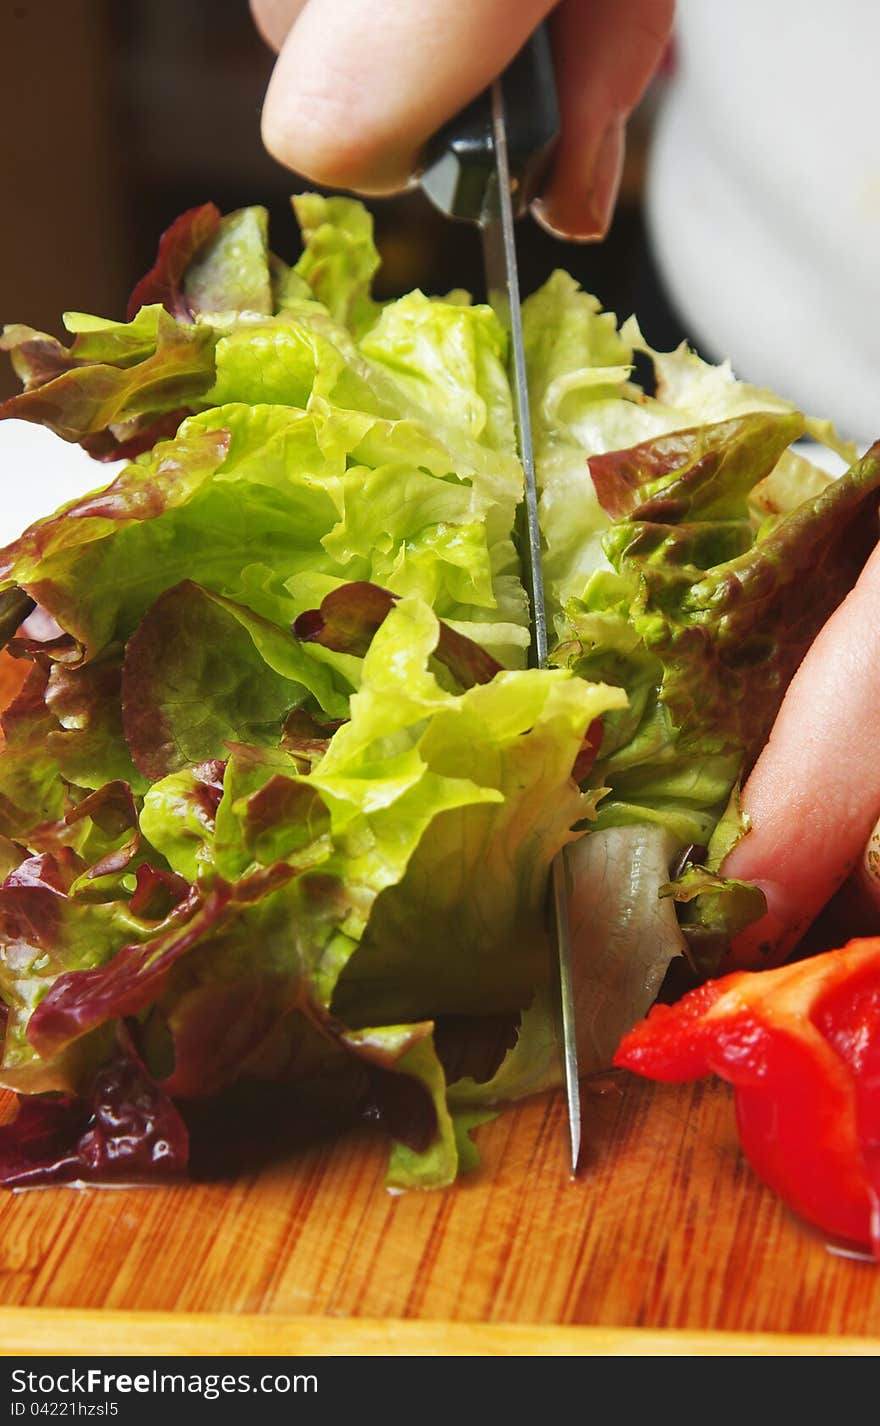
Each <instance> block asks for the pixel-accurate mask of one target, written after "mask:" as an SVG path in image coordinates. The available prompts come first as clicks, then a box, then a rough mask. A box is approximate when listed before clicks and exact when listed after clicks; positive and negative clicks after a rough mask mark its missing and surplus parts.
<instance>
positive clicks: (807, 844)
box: [722, 547, 880, 968]
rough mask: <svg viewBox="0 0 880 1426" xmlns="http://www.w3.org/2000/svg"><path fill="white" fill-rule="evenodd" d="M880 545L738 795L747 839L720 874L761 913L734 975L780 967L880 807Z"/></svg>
mask: <svg viewBox="0 0 880 1426" xmlns="http://www.w3.org/2000/svg"><path fill="white" fill-rule="evenodd" d="M878 743H880V547H878V549H876V550H875V551H874V553H873V554H872V555H871V558H870V559H869V560H868V563H867V564H866V565H865V568H864V570H863V571H862V574H861V576H860V578H859V580H858V583H857V584H856V586H855V588H854V589H853V590H852V591H851V593H850V594H849V595H848V596H847V598H846V599H845V600H844V602H843V604H841V605H840V607H839V608H838V609H837V610H836V611H835V613H834V614H833V615H832V616H831V618H830V619H829V620H828V623H827V624H826V625H825V627H824V628H823V630H822V632H821V633H820V634H819V637H818V638H817V639H816V640H815V642H814V643H813V645H812V647H811V648H810V650H809V652H808V653H807V656H806V658H805V659H804V661H803V663H802V664H801V666H800V668H799V669H798V671H797V673H796V674H795V676H794V678H793V679H792V682H791V684H790V686H789V689H788V692H787V694H786V696H785V700H784V702H783V704H782V707H781V709H780V711H779V714H778V717H777V719H776V723H775V724H774V727H773V732H772V734H771V736H770V741H769V742H768V744H767V746H766V747H765V749H764V751H763V752H762V753H761V756H760V757H759V759H758V761H757V763H756V764H755V767H754V770H753V772H752V774H751V776H750V778H749V780H748V782H747V783H746V786H745V789H744V791H743V806H744V809H745V811H746V812H747V813H748V815H749V817H750V818H751V821H752V830H751V831H750V832H749V833H748V835H747V836H746V837H744V838H743V840H742V841H741V842H740V843H739V844H738V845H737V846H736V847H734V849H733V851H732V852H731V853H730V855H729V856H728V857H727V858H726V860H725V862H724V865H723V868H722V871H723V874H724V875H725V876H732V877H738V878H741V879H743V880H747V881H756V882H757V883H758V885H759V886H760V887H761V888H762V890H763V891H764V893H765V895H766V897H767V908H768V909H767V915H766V916H764V917H763V918H762V920H761V921H759V922H757V923H756V924H755V925H754V926H749V927H747V929H746V930H745V931H743V932H742V933H741V934H740V936H738V937H737V939H736V942H735V945H734V948H733V954H732V958H731V962H730V966H729V967H727V968H731V967H732V966H739V967H760V966H767V965H775V964H778V963H779V962H780V961H781V960H783V959H784V958H785V956H786V955H787V954H788V953H789V951H791V950H792V949H793V947H794V946H795V945H796V943H797V941H798V940H799V939H800V936H801V934H802V933H803V931H804V930H805V929H806V928H807V926H809V924H810V922H811V921H812V920H813V919H814V918H815V916H816V915H817V913H818V912H819V911H820V910H821V908H822V907H823V906H824V905H825V903H826V902H827V901H828V900H829V899H830V898H831V896H832V895H833V894H834V892H836V891H837V889H838V887H840V886H841V884H842V883H843V882H844V881H845V879H846V878H847V876H848V875H849V873H850V872H851V871H852V869H853V867H855V866H856V864H857V863H858V861H859V858H860V857H861V855H862V852H863V849H864V847H865V844H866V842H867V841H868V838H869V835H870V833H871V830H872V827H873V825H874V822H875V819H876V817H877V809H878V807H880V757H878V756H877V748H878Z"/></svg>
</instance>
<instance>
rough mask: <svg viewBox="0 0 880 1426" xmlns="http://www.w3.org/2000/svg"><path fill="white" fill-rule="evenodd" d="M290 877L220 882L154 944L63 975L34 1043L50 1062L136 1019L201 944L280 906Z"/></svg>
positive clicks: (38, 1013)
mask: <svg viewBox="0 0 880 1426" xmlns="http://www.w3.org/2000/svg"><path fill="white" fill-rule="evenodd" d="M292 875H293V869H292V868H291V867H288V866H278V867H272V868H270V869H268V870H267V871H265V872H256V873H254V874H253V875H252V876H250V877H247V878H244V879H242V880H241V881H240V882H237V883H236V884H235V885H230V884H229V883H228V882H223V881H221V880H219V879H218V880H217V881H215V883H214V885H213V886H212V888H211V890H210V891H209V892H208V894H207V896H206V897H205V898H204V899H203V900H202V899H201V898H199V897H198V895H197V893H195V892H194V893H193V896H192V899H191V903H190V905H191V908H195V909H193V910H192V914H191V915H189V917H188V918H186V919H184V920H183V921H182V923H181V924H175V925H173V926H172V927H171V928H170V929H169V930H168V931H166V932H164V933H163V934H161V935H159V936H156V937H151V938H150V940H149V941H148V942H145V943H142V944H141V943H137V942H130V943H129V944H127V945H124V946H122V947H121V949H118V950H116V951H115V954H114V955H113V958H112V959H111V960H108V961H107V962H105V963H104V964H102V965H97V966H95V967H94V968H92V969H82V970H78V971H77V972H76V973H67V972H65V973H63V974H61V975H59V976H58V977H57V978H56V979H55V980H54V981H53V984H52V986H51V989H50V990H49V991H48V993H47V994H46V995H45V996H44V997H43V998H42V999H41V1000H40V1003H39V1005H37V1006H36V1008H35V1009H34V1011H33V1014H32V1015H31V1017H30V1023H29V1026H28V1039H29V1041H30V1043H31V1045H32V1046H33V1048H34V1049H35V1050H36V1052H37V1053H38V1054H39V1055H40V1056H41V1057H42V1058H43V1059H44V1060H51V1059H52V1058H53V1057H55V1056H57V1055H58V1054H59V1053H61V1052H62V1051H63V1050H65V1049H66V1048H67V1047H68V1046H69V1045H70V1044H71V1043H73V1042H74V1041H76V1040H78V1039H79V1038H80V1037H81V1036H83V1035H86V1034H88V1033H89V1032H90V1031H93V1030H95V1029H96V1028H97V1027H99V1026H101V1025H104V1024H106V1023H107V1022H108V1021H112V1020H115V1019H119V1018H124V1017H126V1016H130V1015H136V1014H138V1012H139V1011H141V1010H144V1009H145V1008H146V1007H147V1006H149V1005H151V1004H152V1003H153V1002H154V1001H155V1000H157V999H158V998H159V997H160V996H161V995H162V993H163V992H164V990H165V989H166V987H167V984H168V981H169V978H170V976H171V974H172V972H173V970H174V968H175V966H176V965H177V963H178V961H179V960H180V959H181V958H182V957H183V956H185V955H186V954H187V953H188V952H190V951H192V950H193V948H194V947H196V946H198V945H199V944H202V945H206V944H209V943H210V939H211V938H212V937H213V936H215V935H218V934H219V933H220V932H221V931H224V930H226V929H227V927H228V924H229V923H230V922H234V921H236V920H238V919H240V917H241V913H242V911H243V909H244V908H247V907H250V906H252V905H254V904H256V903H260V902H262V901H264V900H265V901H267V902H272V904H273V905H274V899H273V896H272V893H273V892H274V891H276V890H277V888H278V887H280V886H282V885H283V884H284V883H285V882H287V881H289V879H290V878H291V876H292ZM95 909H97V908H95ZM176 909H177V910H180V907H178V908H176ZM263 909H264V908H261V910H263ZM249 929H250V930H251V932H252V931H253V929H254V928H252V927H251V928H249ZM242 949H244V947H242Z"/></svg>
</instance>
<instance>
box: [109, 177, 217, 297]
mask: <svg viewBox="0 0 880 1426" xmlns="http://www.w3.org/2000/svg"><path fill="white" fill-rule="evenodd" d="M219 226H220V209H219V208H218V207H217V205H216V203H202V204H201V205H200V206H198V207H196V208H188V209H187V211H186V212H185V213H181V214H180V216H179V217H178V218H175V220H174V222H173V223H172V224H171V226H170V228H166V229H165V232H164V233H163V234H162V236H161V238H160V239H159V251H158V253H157V254H156V261H155V262H154V263H153V266H152V267H151V268H150V270H149V272H148V273H146V274H145V275H144V276H143V277H142V278H141V280H140V282H139V283H138V284H137V286H136V287H135V289H134V291H133V292H132V294H131V296H130V298H129V299H128V313H127V316H128V320H129V321H131V320H132V318H133V317H135V316H136V315H137V312H138V310H139V309H140V308H141V307H146V306H148V305H150V304H152V303H154V302H159V303H161V304H162V306H163V307H164V308H165V310H166V312H170V314H171V316H172V317H175V318H176V319H177V320H178V321H179V322H191V321H192V316H193V310H192V306H191V305H190V302H189V299H188V297H187V296H186V294H185V293H184V291H183V279H184V276H185V274H186V270H187V268H188V267H189V265H190V263H191V262H192V260H193V258H194V257H195V256H196V254H197V253H199V252H200V251H201V249H202V248H203V247H204V246H205V244H206V243H208V242H209V241H210V240H211V238H213V237H214V236H215V234H216V232H217V229H218V228H219Z"/></svg>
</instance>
